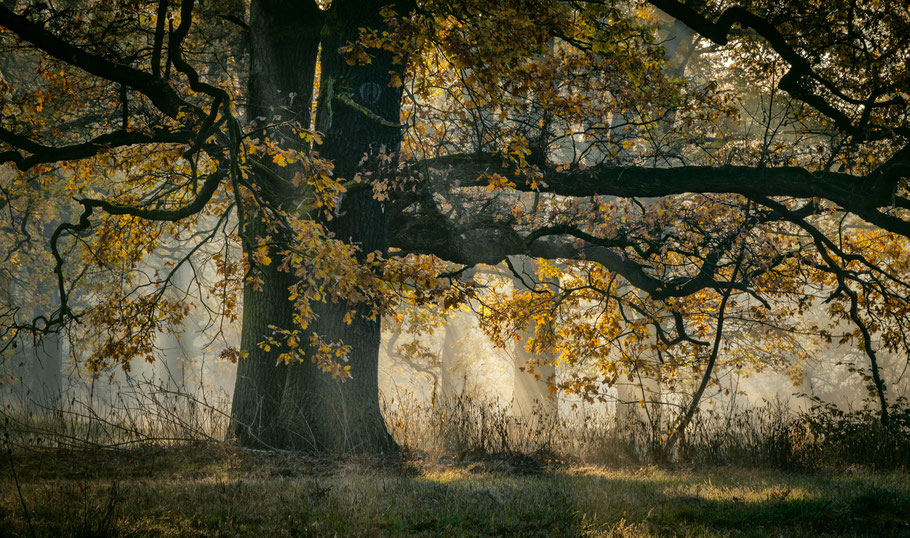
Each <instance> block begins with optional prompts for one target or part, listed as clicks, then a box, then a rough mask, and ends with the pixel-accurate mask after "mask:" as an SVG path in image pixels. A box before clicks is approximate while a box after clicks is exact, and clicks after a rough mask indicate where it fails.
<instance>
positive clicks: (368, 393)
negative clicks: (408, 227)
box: [281, 0, 404, 453]
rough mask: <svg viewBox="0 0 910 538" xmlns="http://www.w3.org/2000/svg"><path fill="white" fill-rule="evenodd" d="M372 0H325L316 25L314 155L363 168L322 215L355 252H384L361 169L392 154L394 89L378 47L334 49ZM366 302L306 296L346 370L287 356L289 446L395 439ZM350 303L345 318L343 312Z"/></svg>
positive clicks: (374, 16)
mask: <svg viewBox="0 0 910 538" xmlns="http://www.w3.org/2000/svg"><path fill="white" fill-rule="evenodd" d="M385 3H386V2H384V1H381V2H377V1H368V2H364V1H360V2H355V1H338V0H336V1H335V2H333V4H332V7H331V9H330V10H329V12H327V15H328V20H327V21H326V24H325V26H324V28H323V32H322V38H323V41H322V82H321V90H320V98H319V103H318V105H319V110H318V112H317V122H316V126H317V129H318V130H319V131H321V132H323V133H324V135H325V142H324V143H323V145H322V146H321V148H320V153H321V155H322V156H323V157H325V158H328V159H331V160H332V161H333V162H334V163H335V175H336V177H338V178H344V179H346V180H350V179H353V178H354V177H356V176H357V175H358V174H363V179H364V183H363V184H362V185H361V186H359V187H358V188H353V189H350V190H349V191H348V192H347V193H346V194H345V195H344V197H343V200H342V203H341V205H340V207H339V208H338V214H337V217H336V218H334V219H332V220H331V221H329V222H327V223H326V224H327V227H328V228H329V229H330V230H331V231H332V232H333V233H334V234H335V236H336V237H337V238H338V239H340V240H342V241H345V242H349V243H351V244H354V245H355V246H357V247H358V249H359V256H360V257H361V258H363V257H365V256H366V255H367V254H369V253H372V252H377V251H378V252H379V253H381V254H385V252H386V249H387V245H386V234H385V230H386V218H385V214H384V213H383V208H382V205H381V203H380V202H379V201H377V200H376V199H375V198H374V196H373V191H372V188H371V185H370V181H371V179H378V178H377V177H376V176H375V175H374V176H373V177H372V178H371V177H368V176H367V175H366V173H367V172H373V173H374V174H378V173H381V170H382V169H383V167H384V166H387V165H388V164H391V163H385V164H383V163H382V162H381V161H382V157H381V156H382V155H383V154H386V155H389V154H397V153H398V150H399V147H400V144H401V129H400V128H399V127H398V121H399V116H400V109H401V88H400V87H398V88H395V87H392V86H391V85H390V81H391V78H392V75H391V73H392V72H399V73H400V72H401V71H402V70H403V69H404V66H402V65H397V64H394V63H393V60H392V55H391V54H390V53H388V52H385V51H370V52H371V54H372V55H373V57H372V59H371V62H370V63H369V64H366V65H360V64H359V63H358V62H354V65H351V63H349V62H348V58H346V57H345V55H344V54H341V53H339V48H341V47H342V46H343V45H345V44H346V43H350V42H355V41H357V39H358V37H359V34H360V28H373V29H382V28H383V26H384V24H383V21H382V18H381V17H380V16H379V10H380V8H381V7H382V6H383V5H384V4H385ZM370 306H371V305H363V304H361V305H352V304H350V303H348V302H347V301H345V300H344V298H341V299H339V300H338V302H337V303H336V302H328V303H321V304H316V305H314V311H315V313H316V316H317V318H316V320H315V321H314V323H313V324H312V325H311V327H310V329H311V330H312V331H313V332H314V333H316V334H318V335H319V336H320V337H321V338H322V339H323V340H324V341H326V342H339V341H340V342H343V343H344V344H346V345H349V346H351V352H350V354H349V355H348V365H349V366H350V367H351V370H350V371H351V375H352V378H351V379H348V380H346V381H343V382H338V381H335V380H333V379H332V378H331V377H330V376H329V375H327V374H325V373H323V372H321V371H320V370H319V369H318V367H317V366H316V365H315V364H314V363H313V362H311V361H304V362H301V363H297V364H292V365H291V366H290V368H289V371H288V376H287V382H286V384H285V390H284V398H283V400H282V405H281V425H282V427H283V429H284V432H285V436H286V437H285V443H286V444H287V445H289V446H293V447H298V448H307V449H316V450H326V451H332V452H358V453H365V452H366V453H370V452H372V453H375V452H387V451H390V450H394V449H395V448H396V445H395V442H394V441H393V440H392V437H391V436H390V435H389V434H388V432H387V430H386V427H385V423H384V422H383V419H382V415H381V414H380V409H379V381H378V364H379V346H380V319H381V316H379V315H372V313H371V308H370ZM352 309H354V310H356V311H357V315H356V316H354V319H353V321H352V322H351V323H350V324H348V323H346V322H345V320H344V317H345V314H346V313H347V312H348V311H349V310H352Z"/></svg>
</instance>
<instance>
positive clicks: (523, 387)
mask: <svg viewBox="0 0 910 538" xmlns="http://www.w3.org/2000/svg"><path fill="white" fill-rule="evenodd" d="M511 261H512V267H514V268H516V270H517V271H519V273H522V274H523V276H524V278H518V277H513V278H512V285H513V286H514V287H515V289H516V290H518V289H527V288H528V285H531V286H538V285H541V286H542V285H545V284H542V283H539V282H537V269H538V263H537V261H536V260H533V259H531V258H527V257H524V256H522V257H518V256H514V257H512V260H511ZM535 333H536V327H535V326H534V322H533V321H532V322H531V323H529V324H528V326H527V327H525V330H524V331H522V332H521V334H520V335H519V336H520V337H521V340H519V341H516V342H515V344H514V345H513V347H512V371H513V376H514V377H513V385H512V410H513V412H514V413H515V414H516V415H517V416H520V417H522V418H524V419H525V420H535V421H537V420H539V421H541V422H544V423H552V422H555V421H556V418H557V412H558V405H557V401H556V399H555V397H551V396H550V383H551V382H552V381H553V380H554V378H555V376H556V367H555V366H553V356H552V354H550V353H541V352H539V351H538V352H534V351H528V349H527V344H528V340H529V339H532V338H534V337H535ZM531 370H533V373H532V372H531Z"/></svg>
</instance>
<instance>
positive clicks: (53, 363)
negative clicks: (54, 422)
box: [25, 332, 63, 410]
mask: <svg viewBox="0 0 910 538" xmlns="http://www.w3.org/2000/svg"><path fill="white" fill-rule="evenodd" d="M25 355H26V356H27V359H26V360H27V361H28V370H29V378H30V380H29V381H28V386H29V391H30V393H31V394H30V399H31V401H32V402H34V403H35V404H37V405H38V406H39V407H40V408H41V409H44V410H53V409H54V408H55V407H56V405H57V403H58V402H59V400H60V395H61V394H62V392H63V379H62V377H63V376H62V370H63V338H62V335H61V333H59V332H53V333H50V334H47V335H45V336H43V337H42V338H41V339H40V340H39V341H38V342H36V343H35V344H34V346H31V345H29V346H28V347H27V348H26V351H25Z"/></svg>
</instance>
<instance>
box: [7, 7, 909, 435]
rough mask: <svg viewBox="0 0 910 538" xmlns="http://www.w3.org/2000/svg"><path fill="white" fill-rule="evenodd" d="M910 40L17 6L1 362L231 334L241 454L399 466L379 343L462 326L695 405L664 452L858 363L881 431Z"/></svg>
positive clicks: (895, 337)
mask: <svg viewBox="0 0 910 538" xmlns="http://www.w3.org/2000/svg"><path fill="white" fill-rule="evenodd" d="M908 35H910V12H908V10H907V8H906V6H905V5H904V3H903V2H899V1H888V0H869V1H863V2H857V1H854V0H835V1H824V2H819V1H812V0H799V1H795V2H786V3H783V4H782V3H779V2H761V1H750V2H739V1H730V2H727V1H724V2H720V1H713V0H690V1H679V0H651V1H647V2H646V1H638V0H631V1H620V0H615V1H612V0H606V1H600V0H598V1H594V0H591V1H586V0H547V1H535V2H528V1H523V0H508V1H505V2H494V3H490V2H483V1H476V0H454V1H452V0H445V1H436V0H408V1H402V2H396V3H387V2H382V1H372V0H371V1H360V2H357V1H346V0H333V1H332V2H316V1H309V2H307V1H304V2H281V1H277V0H252V2H250V3H249V4H247V3H246V2H242V1H239V0H207V1H205V2H202V1H199V2H194V1H193V0H182V1H180V2H177V1H170V0H159V1H151V0H130V1H122V2H94V1H91V0H67V1H60V2H28V1H6V2H3V3H2V4H0V53H2V54H0V104H2V116H0V164H2V165H3V171H2V174H0V187H2V195H3V196H2V198H0V209H2V213H3V216H2V218H3V226H2V228H0V242H2V244H0V249H2V250H3V251H4V252H5V254H4V256H5V261H4V264H3V267H2V280H0V282H2V286H3V288H4V299H3V303H4V304H3V306H2V310H0V328H2V345H6V346H10V345H11V343H12V342H13V341H15V339H16V338H17V337H18V335H20V334H24V333H28V334H30V335H36V336H40V335H42V334H48V333H53V332H56V331H59V330H62V329H63V328H68V329H69V330H70V331H71V333H72V334H73V335H74V337H76V338H78V339H80V342H83V343H84V347H83V349H85V350H87V351H86V352H85V354H84V356H83V357H82V360H84V361H85V362H86V364H89V365H91V366H92V367H94V368H103V367H106V366H110V365H114V364H122V365H128V363H129V361H130V360H131V359H133V358H136V357H142V358H146V359H148V360H152V359H153V358H154V355H155V345H154V337H155V334H156V331H159V330H162V329H163V328H165V327H168V326H172V325H179V324H180V323H181V322H182V321H183V320H184V319H185V317H186V316H187V315H188V313H189V311H190V307H189V305H190V304H193V305H195V307H199V306H202V307H204V308H205V309H207V311H208V312H209V314H210V322H211V324H213V326H218V325H219V324H221V323H224V322H230V321H233V320H238V319H240V318H241V317H242V331H241V332H242V334H241V338H240V343H239V347H230V346H228V347H226V348H225V350H224V352H223V355H224V356H225V357H228V358H231V359H233V360H236V361H237V362H238V381H237V388H236V390H235V394H234V408H233V422H234V427H233V432H234V434H235V435H236V436H237V437H238V439H239V440H240V441H241V442H242V443H245V444H250V445H264V446H285V447H307V448H317V449H329V450H358V451H375V450H386V449H389V448H392V447H393V443H392V442H391V439H390V438H389V436H388V434H387V433H386V430H385V427H384V425H383V424H382V418H381V416H380V414H379V408H378V404H377V402H376V398H377V394H376V392H377V385H376V383H377V382H376V364H377V360H378V350H379V339H380V319H381V318H382V317H383V316H386V317H397V319H396V321H397V322H402V321H403V317H402V314H401V313H402V312H403V311H404V310H405V309H431V310H432V309H435V310H436V311H437V313H439V312H441V313H443V314H444V313H445V312H446V311H447V310H449V309H451V308H457V307H458V306H459V305H460V304H462V303H464V302H465V301H472V303H473V304H475V305H476V306H477V308H478V309H479V311H480V313H481V315H482V326H483V328H484V330H485V331H487V332H488V333H489V334H490V335H491V337H492V338H493V339H494V341H496V342H498V343H499V344H500V345H505V343H506V342H507V341H510V340H511V339H514V338H515V337H516V335H517V336H518V337H519V338H523V339H524V340H523V341H524V342H525V345H526V346H527V347H528V349H529V350H531V349H533V350H539V351H546V353H547V354H548V356H549V357H551V358H552V359H551V360H554V361H557V362H559V363H560V364H569V365H579V364H585V365H588V368H587V369H586V370H585V372H587V373H584V374H582V373H579V374H577V375H575V376H574V377H572V378H570V379H569V380H568V381H565V382H564V383H562V385H561V386H559V387H557V388H559V389H561V390H568V391H574V392H581V393H586V394H587V393H592V392H594V391H595V390H596V389H595V386H596V385H597V383H599V382H606V383H607V384H612V383H615V382H616V381H617V380H619V379H622V378H631V377H632V376H638V377H642V376H643V377H648V378H652V379H656V380H658V381H659V382H660V383H663V384H665V385H666V386H669V387H671V388H672V390H677V389H678V390H679V391H682V393H683V394H684V395H685V402H686V403H685V405H683V406H682V408H681V409H682V410H681V411H680V412H679V413H678V417H677V418H676V419H675V420H674V422H673V424H671V425H670V432H671V437H672V436H673V435H674V433H675V432H676V431H682V430H683V429H684V428H685V426H686V424H687V422H688V421H689V420H690V419H691V416H692V413H693V412H694V409H695V408H696V407H697V405H698V403H699V399H700V397H701V396H702V394H703V393H704V391H705V389H706V387H707V386H708V385H710V384H712V383H717V376H718V375H719V372H722V371H724V370H731V369H761V368H765V367H774V368H777V369H780V370H782V371H785V372H787V373H789V374H790V375H792V376H795V377H798V376H799V375H800V362H801V361H806V360H810V359H811V357H812V355H813V353H814V352H816V351H817V350H818V349H822V348H824V347H826V346H835V345H838V344H841V345H849V346H853V347H855V348H857V349H861V350H862V352H863V357H864V361H862V362H861V363H857V364H855V365H854V368H855V370H856V371H857V372H858V373H859V374H860V375H861V376H863V379H864V380H865V381H866V382H867V384H868V387H869V392H870V395H871V396H872V397H874V398H875V401H876V402H877V405H878V406H879V409H880V417H881V421H882V423H883V424H887V422H888V409H889V405H890V403H893V402H891V401H889V397H888V386H889V383H891V382H894V381H896V380H892V379H888V376H889V375H891V374H890V373H889V372H891V370H888V371H885V370H886V369H885V368H884V366H883V361H884V360H885V359H884V357H885V356H887V357H888V359H887V361H885V362H888V364H889V365H891V366H893V365H894V364H895V360H896V361H897V364H898V365H899V364H900V363H901V361H903V364H906V361H907V357H908V356H910V340H908V330H910V317H908V316H910V295H908V292H910V289H908V285H910V284H908V282H910V275H908V274H907V273H908V263H910V254H908V250H907V240H908V238H910V190H908V183H907V180H908V179H910V145H908V137H910V119H908V111H910V106H908V99H910V94H908V88H910V73H908V69H907V67H908V57H910V40H908V38H907V36H908ZM153 255H155V256H164V258H165V259H167V260H169V261H168V262H167V263H166V264H165V269H163V270H161V269H159V270H153V269H150V268H149V267H150V266H149V262H148V260H149V257H150V256H153ZM522 259H534V260H536V262H535V263H532V264H523V263H519V260H522ZM500 264H504V265H500ZM480 265H485V266H500V268H501V269H500V271H503V272H506V273H508V274H509V276H510V279H509V280H508V282H509V283H508V285H507V284H506V282H507V281H505V280H497V277H491V278H479V279H475V278H474V277H473V276H471V275H472V274H474V273H475V272H474V271H471V270H469V269H471V268H475V267H477V266H480ZM183 266H190V267H191V268H192V270H193V274H194V277H193V282H194V283H195V284H194V285H192V286H190V287H189V290H188V291H186V292H185V293H184V294H182V296H176V297H175V296H173V294H167V293H165V291H166V290H167V289H168V287H169V286H170V283H171V280H172V279H173V277H174V275H175V274H176V273H177V271H178V269H180V268H181V267H183ZM515 282H519V283H521V284H522V285H515ZM36 283H38V284H36ZM418 318H419V316H418ZM415 319H416V318H415ZM426 319H427V318H423V322H424V323H426ZM418 325H419V323H418ZM529 328H530V330H529ZM415 330H419V327H417V328H416V329H415ZM895 357H896V359H895ZM531 367H532V369H533V365H532V366H531ZM693 379H694V381H693ZM640 384H641V383H640ZM641 385H642V387H644V384H641ZM683 385H685V388H683ZM643 394H644V393H643ZM645 399H647V396H645V395H643V396H642V400H643V401H644V400H645Z"/></svg>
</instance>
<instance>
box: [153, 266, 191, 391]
mask: <svg viewBox="0 0 910 538" xmlns="http://www.w3.org/2000/svg"><path fill="white" fill-rule="evenodd" d="M191 272H192V268H191V267H190V266H189V264H187V263H184V264H183V265H181V266H180V268H178V269H177V272H176V273H174V276H173V277H172V278H171V286H172V291H173V294H174V296H175V297H176V299H177V300H178V301H182V300H183V298H184V297H185V295H186V291H187V287H188V286H189V285H190V283H191V281H192V276H191ZM188 323H192V314H191V315H190V316H189V317H188V318H187V319H186V320H184V324H183V326H182V327H171V330H173V331H175V332H169V331H164V332H162V333H161V334H159V336H158V346H159V347H160V348H161V351H162V353H163V357H162V359H163V360H162V364H161V370H162V372H161V373H160V374H159V377H160V378H161V381H162V382H163V386H164V388H165V389H166V390H168V391H173V392H182V391H184V390H185V388H186V368H187V366H188V365H189V362H190V361H191V360H192V359H193V358H195V354H196V349H195V340H196V334H195V331H193V330H192V329H191V328H189V327H188V326H187V324H188Z"/></svg>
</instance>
